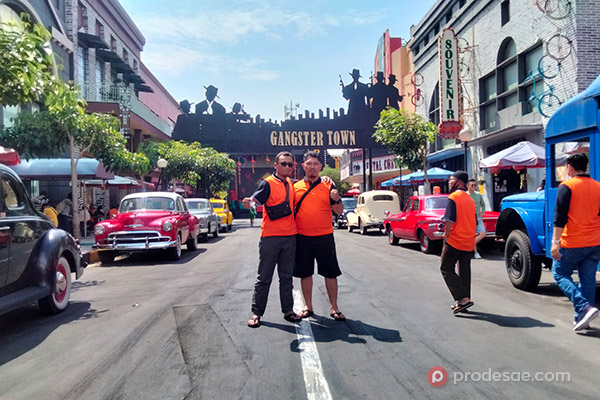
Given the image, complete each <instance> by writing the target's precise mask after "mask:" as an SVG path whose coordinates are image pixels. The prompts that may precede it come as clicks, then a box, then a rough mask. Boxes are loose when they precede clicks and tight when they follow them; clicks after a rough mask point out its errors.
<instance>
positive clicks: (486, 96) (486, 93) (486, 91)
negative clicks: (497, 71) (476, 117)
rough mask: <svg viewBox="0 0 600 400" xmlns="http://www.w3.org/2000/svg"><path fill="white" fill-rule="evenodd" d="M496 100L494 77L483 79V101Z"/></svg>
mask: <svg viewBox="0 0 600 400" xmlns="http://www.w3.org/2000/svg"><path fill="white" fill-rule="evenodd" d="M494 98H496V75H491V76H489V77H487V78H484V81H483V100H484V101H486V100H492V99H494Z"/></svg>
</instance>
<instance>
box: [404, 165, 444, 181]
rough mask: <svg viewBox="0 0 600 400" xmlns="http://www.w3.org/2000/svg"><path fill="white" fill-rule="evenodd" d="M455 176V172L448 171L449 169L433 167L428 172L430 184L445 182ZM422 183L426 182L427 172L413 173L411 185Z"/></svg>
mask: <svg viewBox="0 0 600 400" xmlns="http://www.w3.org/2000/svg"><path fill="white" fill-rule="evenodd" d="M453 174H454V172H453V171H448V170H447V169H443V168H438V167H433V168H429V169H428V170H427V179H428V180H429V182H436V181H445V180H446V179H448V178H450V177H451V176H452V175H453ZM422 182H425V172H423V171H419V172H413V173H412V174H411V177H410V183H411V184H415V183H422Z"/></svg>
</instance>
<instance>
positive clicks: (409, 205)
mask: <svg viewBox="0 0 600 400" xmlns="http://www.w3.org/2000/svg"><path fill="white" fill-rule="evenodd" d="M413 203H414V200H410V201H407V202H406V205H405V206H404V212H408V211H410V210H411V209H412V205H413Z"/></svg>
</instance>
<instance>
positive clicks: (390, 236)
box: [387, 227, 400, 246]
mask: <svg viewBox="0 0 600 400" xmlns="http://www.w3.org/2000/svg"><path fill="white" fill-rule="evenodd" d="M387 234H388V242H389V244H391V245H392V246H396V245H397V244H398V241H399V240H400V239H399V238H397V237H396V235H394V231H392V228H391V227H388V228H387Z"/></svg>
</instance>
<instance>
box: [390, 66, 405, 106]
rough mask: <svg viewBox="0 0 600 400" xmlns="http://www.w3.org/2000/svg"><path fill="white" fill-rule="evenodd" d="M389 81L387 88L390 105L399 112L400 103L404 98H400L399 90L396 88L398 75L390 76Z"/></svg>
mask: <svg viewBox="0 0 600 400" xmlns="http://www.w3.org/2000/svg"><path fill="white" fill-rule="evenodd" d="M388 81H389V83H388V84H387V86H386V89H387V100H388V104H389V106H390V107H392V108H395V109H396V110H398V109H399V108H400V102H401V101H402V98H403V96H400V92H398V88H397V87H396V86H394V83H396V75H394V74H390V76H389V77H388Z"/></svg>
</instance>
